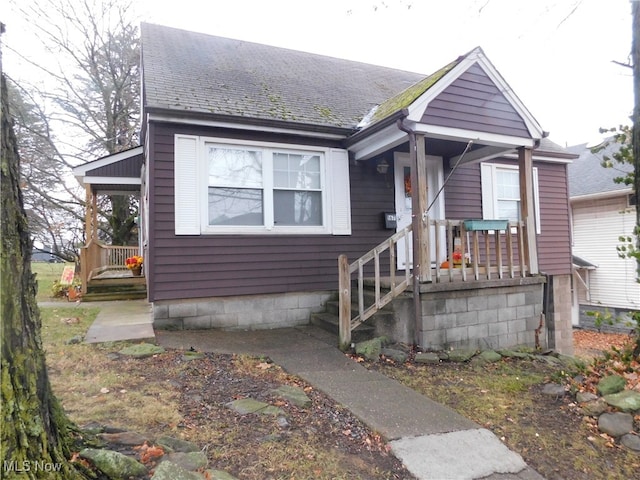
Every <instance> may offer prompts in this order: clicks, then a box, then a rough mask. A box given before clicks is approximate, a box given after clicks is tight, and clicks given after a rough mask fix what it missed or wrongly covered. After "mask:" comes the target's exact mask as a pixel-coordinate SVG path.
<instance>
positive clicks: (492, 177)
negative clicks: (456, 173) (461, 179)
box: [480, 163, 540, 233]
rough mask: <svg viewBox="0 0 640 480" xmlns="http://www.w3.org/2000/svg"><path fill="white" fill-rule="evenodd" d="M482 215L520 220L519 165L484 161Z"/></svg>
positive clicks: (537, 215)
mask: <svg viewBox="0 0 640 480" xmlns="http://www.w3.org/2000/svg"><path fill="white" fill-rule="evenodd" d="M480 168H481V169H480V171H481V177H482V216H483V218H485V219H500V220H509V221H517V220H520V174H519V171H518V167H517V166H511V165H501V164H497V163H482V164H481V167H480ZM533 198H534V202H535V203H534V212H535V222H536V232H537V233H540V202H539V195H538V169H537V168H536V167H534V168H533Z"/></svg>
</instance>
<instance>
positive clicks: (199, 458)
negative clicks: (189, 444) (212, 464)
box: [162, 452, 209, 471]
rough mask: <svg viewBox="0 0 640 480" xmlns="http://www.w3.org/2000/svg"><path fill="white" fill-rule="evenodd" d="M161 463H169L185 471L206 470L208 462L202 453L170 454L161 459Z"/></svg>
mask: <svg viewBox="0 0 640 480" xmlns="http://www.w3.org/2000/svg"><path fill="white" fill-rule="evenodd" d="M162 459H163V462H164V461H167V462H171V463H173V464H174V465H177V466H178V467H180V468H183V469H185V470H191V471H193V470H198V469H200V468H207V464H208V463H209V461H208V460H207V456H206V455H205V454H204V453H203V452H172V453H167V454H166V455H164V456H163V457H162Z"/></svg>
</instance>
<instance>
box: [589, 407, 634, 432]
mask: <svg viewBox="0 0 640 480" xmlns="http://www.w3.org/2000/svg"><path fill="white" fill-rule="evenodd" d="M598 428H599V429H600V431H601V432H604V433H606V434H607V435H611V436H612V437H621V436H622V435H625V434H627V433H629V432H632V431H633V415H631V414H629V413H620V412H616V413H603V414H602V415H600V417H598Z"/></svg>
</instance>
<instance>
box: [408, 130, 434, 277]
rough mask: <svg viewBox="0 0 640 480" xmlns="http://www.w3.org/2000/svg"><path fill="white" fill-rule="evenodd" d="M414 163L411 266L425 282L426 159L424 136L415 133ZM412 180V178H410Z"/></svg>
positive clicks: (427, 261) (427, 260) (427, 259)
mask: <svg viewBox="0 0 640 480" xmlns="http://www.w3.org/2000/svg"><path fill="white" fill-rule="evenodd" d="M415 149H416V164H415V168H414V170H415V172H416V175H415V182H413V184H414V189H413V191H414V194H413V196H412V199H411V201H412V204H411V209H412V211H413V214H414V221H413V231H414V232H415V233H414V244H413V252H414V254H413V266H414V269H416V265H417V266H418V268H417V270H416V271H417V275H418V280H419V281H420V282H421V283H422V282H426V281H428V280H430V276H431V275H430V274H431V258H430V249H429V230H428V225H427V217H426V215H425V212H426V211H427V208H428V207H429V205H428V203H427V198H429V197H428V195H427V189H428V188H429V187H428V185H427V159H426V155H425V137H424V135H421V134H416V145H415ZM412 181H413V179H412Z"/></svg>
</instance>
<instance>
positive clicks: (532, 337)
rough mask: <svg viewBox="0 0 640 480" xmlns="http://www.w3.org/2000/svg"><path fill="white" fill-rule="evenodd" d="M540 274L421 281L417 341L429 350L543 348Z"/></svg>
mask: <svg viewBox="0 0 640 480" xmlns="http://www.w3.org/2000/svg"><path fill="white" fill-rule="evenodd" d="M544 283H545V279H544V277H532V278H524V279H512V280H501V281H495V282H473V283H468V284H456V285H455V286H454V285H451V284H449V285H446V284H437V285H424V286H422V288H421V293H420V298H421V308H422V322H421V325H420V331H419V335H418V338H419V341H420V346H421V347H422V348H425V349H428V350H447V349H450V348H472V349H480V350H488V349H504V348H512V347H515V346H528V347H535V346H536V330H538V338H539V342H540V345H539V346H540V347H541V348H546V347H547V345H546V330H545V324H544V322H543V321H542V320H541V319H542V308H543V293H544V292H543V286H544Z"/></svg>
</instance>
